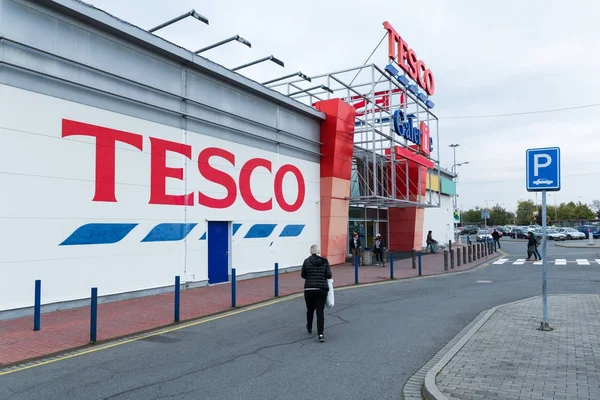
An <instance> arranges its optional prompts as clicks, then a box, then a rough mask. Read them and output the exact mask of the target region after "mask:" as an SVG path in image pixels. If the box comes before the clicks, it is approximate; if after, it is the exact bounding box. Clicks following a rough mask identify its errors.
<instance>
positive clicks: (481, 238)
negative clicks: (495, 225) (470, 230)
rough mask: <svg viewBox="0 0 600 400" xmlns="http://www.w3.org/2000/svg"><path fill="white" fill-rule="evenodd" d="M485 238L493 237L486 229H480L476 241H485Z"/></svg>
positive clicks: (490, 239)
mask: <svg viewBox="0 0 600 400" xmlns="http://www.w3.org/2000/svg"><path fill="white" fill-rule="evenodd" d="M486 238H487V240H488V241H490V242H491V241H492V240H493V237H492V235H491V234H490V231H486V230H485V229H480V230H479V231H478V232H477V241H478V242H485V239H486Z"/></svg>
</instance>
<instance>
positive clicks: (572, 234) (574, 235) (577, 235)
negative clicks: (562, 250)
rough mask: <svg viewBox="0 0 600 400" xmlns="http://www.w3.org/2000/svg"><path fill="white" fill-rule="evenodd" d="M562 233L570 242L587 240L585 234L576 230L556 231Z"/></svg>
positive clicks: (561, 229) (563, 229)
mask: <svg viewBox="0 0 600 400" xmlns="http://www.w3.org/2000/svg"><path fill="white" fill-rule="evenodd" d="M556 230H557V231H559V232H560V233H562V234H564V235H565V236H566V237H567V239H568V240H573V239H575V240H582V239H585V233H583V232H579V231H578V230H577V229H575V228H558V229H556Z"/></svg>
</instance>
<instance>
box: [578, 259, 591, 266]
mask: <svg viewBox="0 0 600 400" xmlns="http://www.w3.org/2000/svg"><path fill="white" fill-rule="evenodd" d="M577 265H590V262H589V261H588V260H585V259H579V258H578V259H577Z"/></svg>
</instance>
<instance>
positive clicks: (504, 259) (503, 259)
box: [494, 258, 508, 265]
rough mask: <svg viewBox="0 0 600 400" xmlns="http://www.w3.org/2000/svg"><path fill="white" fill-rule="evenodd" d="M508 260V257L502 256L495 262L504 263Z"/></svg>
mask: <svg viewBox="0 0 600 400" xmlns="http://www.w3.org/2000/svg"><path fill="white" fill-rule="evenodd" d="M507 261H508V258H501V259H499V260H498V261H495V262H494V264H498V265H502V264H504V263H505V262H507Z"/></svg>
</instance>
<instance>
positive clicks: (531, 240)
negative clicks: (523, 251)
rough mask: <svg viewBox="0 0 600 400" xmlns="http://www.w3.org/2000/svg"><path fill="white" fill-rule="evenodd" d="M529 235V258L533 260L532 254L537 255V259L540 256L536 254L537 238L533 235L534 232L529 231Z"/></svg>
mask: <svg viewBox="0 0 600 400" xmlns="http://www.w3.org/2000/svg"><path fill="white" fill-rule="evenodd" d="M528 236H529V237H528V238H527V260H526V261H531V256H534V257H535V261H537V260H538V256H537V254H536V248H535V246H536V245H537V239H536V238H535V236H533V232H529V235H528Z"/></svg>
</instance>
